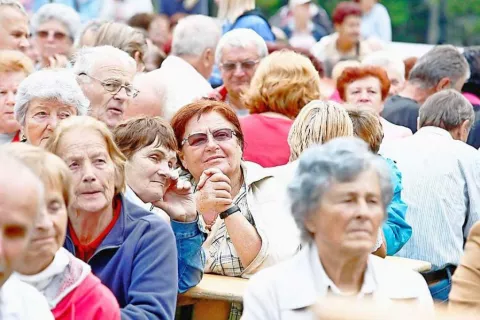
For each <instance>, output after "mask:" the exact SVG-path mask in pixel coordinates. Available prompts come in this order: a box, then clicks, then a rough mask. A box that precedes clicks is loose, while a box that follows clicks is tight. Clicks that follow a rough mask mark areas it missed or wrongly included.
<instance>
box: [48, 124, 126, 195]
mask: <svg viewBox="0 0 480 320" xmlns="http://www.w3.org/2000/svg"><path fill="white" fill-rule="evenodd" d="M74 129H81V131H83V132H84V131H86V130H95V131H97V132H98V133H100V134H101V135H102V136H103V138H104V139H105V142H106V144H107V151H108V154H109V156H110V158H111V159H112V161H113V163H114V165H115V195H118V194H119V193H121V192H124V191H125V162H126V158H125V156H124V155H123V154H122V152H121V151H120V149H119V148H118V147H117V145H116V144H115V141H114V139H113V135H112V133H111V132H110V130H109V129H108V127H107V125H106V124H105V123H103V122H100V121H98V120H96V119H94V118H92V117H89V116H77V117H70V118H68V119H65V120H63V121H61V122H60V123H59V124H58V126H57V128H56V129H55V131H54V132H53V135H52V136H51V137H50V139H49V140H48V142H47V145H46V146H45V149H46V150H48V151H50V152H52V153H54V154H57V153H58V146H59V144H60V140H61V139H62V137H63V136H64V135H65V134H66V133H68V132H69V131H72V130H74Z"/></svg>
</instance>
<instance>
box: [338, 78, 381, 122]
mask: <svg viewBox="0 0 480 320" xmlns="http://www.w3.org/2000/svg"><path fill="white" fill-rule="evenodd" d="M345 93H346V100H347V101H345V102H347V103H350V104H355V105H359V106H366V107H369V108H372V109H373V110H375V112H377V113H378V114H380V112H382V110H383V100H382V92H381V90H380V80H378V78H375V77H367V78H363V79H360V80H357V81H354V82H352V83H350V84H349V85H348V86H347V87H346V92H345Z"/></svg>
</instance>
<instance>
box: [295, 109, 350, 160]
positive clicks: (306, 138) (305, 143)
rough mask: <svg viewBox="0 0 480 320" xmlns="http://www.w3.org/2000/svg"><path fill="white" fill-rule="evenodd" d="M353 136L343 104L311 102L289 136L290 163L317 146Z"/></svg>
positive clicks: (302, 112) (298, 118)
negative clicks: (305, 151)
mask: <svg viewBox="0 0 480 320" xmlns="http://www.w3.org/2000/svg"><path fill="white" fill-rule="evenodd" d="M351 136H353V124H352V120H350V117H349V116H348V113H347V110H345V108H344V107H343V106H342V105H341V104H338V103H336V102H333V101H321V100H314V101H311V102H310V103H309V104H307V105H306V106H305V107H304V108H303V109H302V111H300V114H299V115H298V117H297V118H296V119H295V121H294V122H293V125H292V127H291V128H290V132H289V134H288V145H289V146H290V162H291V161H294V160H296V159H297V158H298V157H299V156H300V154H302V152H303V151H304V150H306V149H308V148H309V147H311V146H313V145H315V144H323V143H325V142H327V141H328V140H331V139H334V138H338V137H351Z"/></svg>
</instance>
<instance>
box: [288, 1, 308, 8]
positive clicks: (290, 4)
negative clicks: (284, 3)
mask: <svg viewBox="0 0 480 320" xmlns="http://www.w3.org/2000/svg"><path fill="white" fill-rule="evenodd" d="M309 2H312V0H290V1H289V2H288V5H289V6H290V8H293V7H295V6H299V5H302V4H305V3H309Z"/></svg>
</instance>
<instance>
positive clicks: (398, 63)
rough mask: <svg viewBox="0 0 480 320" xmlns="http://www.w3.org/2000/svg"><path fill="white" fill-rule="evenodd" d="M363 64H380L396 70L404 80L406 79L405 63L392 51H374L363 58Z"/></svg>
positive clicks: (387, 68)
mask: <svg viewBox="0 0 480 320" xmlns="http://www.w3.org/2000/svg"><path fill="white" fill-rule="evenodd" d="M362 64H363V65H367V66H378V67H382V68H384V69H386V70H389V69H390V70H394V71H395V72H396V73H398V74H399V75H400V77H401V78H402V80H405V64H404V63H403V61H402V59H400V58H399V57H396V56H395V54H393V53H392V52H388V51H377V52H373V53H371V54H369V55H368V56H366V57H365V59H363V61H362Z"/></svg>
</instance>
